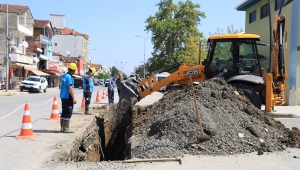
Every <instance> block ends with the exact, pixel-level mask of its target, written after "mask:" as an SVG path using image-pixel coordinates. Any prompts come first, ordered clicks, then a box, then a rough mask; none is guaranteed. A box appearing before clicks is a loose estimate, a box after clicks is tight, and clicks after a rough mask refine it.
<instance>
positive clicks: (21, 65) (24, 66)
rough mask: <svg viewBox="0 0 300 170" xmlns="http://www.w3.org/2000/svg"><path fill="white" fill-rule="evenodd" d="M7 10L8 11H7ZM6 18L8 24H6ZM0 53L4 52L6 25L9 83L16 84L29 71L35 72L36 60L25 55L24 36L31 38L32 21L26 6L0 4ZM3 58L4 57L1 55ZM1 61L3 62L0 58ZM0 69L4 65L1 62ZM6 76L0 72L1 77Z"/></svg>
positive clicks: (25, 43)
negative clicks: (6, 29)
mask: <svg viewBox="0 0 300 170" xmlns="http://www.w3.org/2000/svg"><path fill="white" fill-rule="evenodd" d="M7 9H8V10H7ZM6 17H7V18H8V23H6ZM0 24H1V32H0V52H1V54H3V52H4V53H5V51H6V38H5V37H6V31H3V30H5V29H3V28H6V24H7V25H8V40H9V43H8V44H9V45H8V49H9V72H10V73H9V79H10V80H9V82H11V83H16V84H18V83H19V81H21V80H23V79H24V78H25V77H26V75H27V74H28V72H29V71H31V70H34V71H36V70H37V63H38V59H37V58H34V57H33V56H32V55H31V54H28V53H27V48H28V43H27V41H26V40H25V37H26V36H33V25H34V19H33V16H32V14H31V11H30V9H29V7H28V6H20V5H6V4H0ZM1 57H4V55H1ZM1 61H4V59H3V58H1ZM0 64H1V67H2V68H3V66H4V65H5V63H4V62H1V63H0ZM5 74H6V72H5V71H3V69H2V71H1V77H6V76H4V75H5Z"/></svg>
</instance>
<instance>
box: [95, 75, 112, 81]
mask: <svg viewBox="0 0 300 170" xmlns="http://www.w3.org/2000/svg"><path fill="white" fill-rule="evenodd" d="M109 77H110V75H109V74H108V73H98V78H99V79H104V81H105V80H106V79H109Z"/></svg>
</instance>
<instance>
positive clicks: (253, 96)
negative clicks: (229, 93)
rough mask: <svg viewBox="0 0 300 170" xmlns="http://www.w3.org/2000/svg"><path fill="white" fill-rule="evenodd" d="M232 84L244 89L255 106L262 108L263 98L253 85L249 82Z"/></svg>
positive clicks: (238, 88) (246, 95)
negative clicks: (248, 83)
mask: <svg viewBox="0 0 300 170" xmlns="http://www.w3.org/2000/svg"><path fill="white" fill-rule="evenodd" d="M231 85H232V86H233V87H235V88H236V89H237V90H243V92H244V95H245V97H246V98H248V99H249V100H250V102H251V103H252V104H253V105H254V106H255V107H257V108H258V109H261V99H260V96H259V94H258V92H257V91H256V90H255V89H253V88H252V87H251V86H249V85H247V84H231Z"/></svg>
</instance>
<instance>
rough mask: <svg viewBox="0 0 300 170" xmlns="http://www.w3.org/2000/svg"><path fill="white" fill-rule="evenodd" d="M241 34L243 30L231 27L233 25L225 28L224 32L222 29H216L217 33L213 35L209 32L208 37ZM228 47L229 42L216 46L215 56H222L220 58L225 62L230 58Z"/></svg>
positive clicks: (229, 45)
mask: <svg viewBox="0 0 300 170" xmlns="http://www.w3.org/2000/svg"><path fill="white" fill-rule="evenodd" d="M242 32H244V30H243V29H242V28H240V29H239V30H238V29H235V28H234V27H233V24H231V25H230V26H228V27H227V29H226V31H224V30H223V29H220V28H217V31H216V32H215V33H211V32H210V33H209V36H213V35H223V34H236V33H242ZM230 47H231V42H223V43H219V44H217V47H216V50H215V55H216V56H222V58H223V59H225V60H227V59H229V57H230V56H231V51H230Z"/></svg>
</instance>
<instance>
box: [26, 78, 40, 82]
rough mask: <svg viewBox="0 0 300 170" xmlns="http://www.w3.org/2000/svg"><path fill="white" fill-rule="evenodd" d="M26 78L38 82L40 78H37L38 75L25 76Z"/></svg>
mask: <svg viewBox="0 0 300 170" xmlns="http://www.w3.org/2000/svg"><path fill="white" fill-rule="evenodd" d="M26 80H28V81H36V82H39V81H40V78H38V77H27V78H26Z"/></svg>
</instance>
